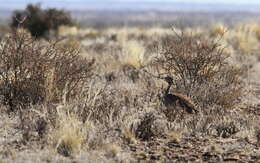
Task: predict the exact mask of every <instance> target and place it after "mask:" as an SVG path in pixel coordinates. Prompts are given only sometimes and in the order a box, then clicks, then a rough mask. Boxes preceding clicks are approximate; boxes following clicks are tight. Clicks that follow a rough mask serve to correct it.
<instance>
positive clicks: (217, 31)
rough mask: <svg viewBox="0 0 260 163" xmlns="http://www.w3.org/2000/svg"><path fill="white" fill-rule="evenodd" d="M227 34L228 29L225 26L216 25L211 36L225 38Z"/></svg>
mask: <svg viewBox="0 0 260 163" xmlns="http://www.w3.org/2000/svg"><path fill="white" fill-rule="evenodd" d="M226 32H227V27H225V26H224V25H223V24H216V25H214V26H213V27H212V28H211V32H210V33H211V35H212V36H213V37H217V36H223V35H224V34H225V33H226Z"/></svg>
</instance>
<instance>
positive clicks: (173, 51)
mask: <svg viewBox="0 0 260 163" xmlns="http://www.w3.org/2000/svg"><path fill="white" fill-rule="evenodd" d="M227 58H228V55H226V54H225V53H223V49H222V48H220V45H219V44H218V42H217V41H215V40H208V39H205V38H204V37H203V36H201V35H196V36H192V35H186V34H184V33H183V34H181V35H176V36H168V37H165V38H164V39H163V40H162V52H161V54H160V56H159V57H157V59H156V60H155V64H157V65H159V67H158V69H159V70H160V71H161V72H163V73H166V74H168V75H169V76H172V77H173V78H174V79H175V84H176V91H177V92H182V93H184V94H186V95H188V96H190V97H192V98H193V99H194V100H195V102H196V103H198V104H199V105H200V106H201V107H202V109H203V110H204V111H206V110H207V109H208V108H209V107H210V106H213V105H219V106H221V108H223V109H224V108H233V107H235V106H236V104H237V102H238V100H239V98H240V97H241V94H242V92H241V91H242V89H241V80H240V75H241V70H240V69H238V68H236V67H234V66H232V65H230V64H229V63H228V62H227Z"/></svg>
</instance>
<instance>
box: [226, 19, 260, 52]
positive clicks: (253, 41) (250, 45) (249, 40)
mask: <svg viewBox="0 0 260 163" xmlns="http://www.w3.org/2000/svg"><path fill="white" fill-rule="evenodd" d="M256 27H257V26H256V25H255V24H246V25H238V26H236V27H235V28H234V29H233V30H231V31H229V32H228V33H227V35H226V39H227V40H229V42H230V43H231V44H232V45H233V47H234V48H235V49H237V50H238V52H240V53H241V52H242V53H243V54H252V53H255V52H257V50H258V49H259V42H258V38H257V35H256V32H257V31H256V29H257V28H256Z"/></svg>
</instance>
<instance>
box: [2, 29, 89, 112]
mask: <svg viewBox="0 0 260 163" xmlns="http://www.w3.org/2000/svg"><path fill="white" fill-rule="evenodd" d="M93 65H94V61H93V60H92V61H87V60H86V59H84V58H82V57H81V56H80V55H79V49H78V48H74V46H72V47H65V48H64V47H63V46H60V45H59V44H58V42H53V43H46V42H39V41H36V40H35V39H34V38H32V37H31V36H30V35H29V34H28V33H26V32H25V31H23V30H18V31H13V33H12V34H10V35H9V36H7V37H5V38H4V39H3V40H2V41H1V43H0V83H1V87H0V88H1V89H0V94H1V96H3V99H4V101H3V102H4V103H5V104H6V105H8V106H10V111H14V109H15V108H16V107H17V105H18V104H22V105H23V104H36V103H41V102H44V101H61V100H62V99H64V100H69V99H71V98H72V97H75V96H76V95H77V94H78V92H79V91H81V90H82V87H83V86H84V83H86V82H87V80H88V79H89V78H90V77H91V76H92V69H93Z"/></svg>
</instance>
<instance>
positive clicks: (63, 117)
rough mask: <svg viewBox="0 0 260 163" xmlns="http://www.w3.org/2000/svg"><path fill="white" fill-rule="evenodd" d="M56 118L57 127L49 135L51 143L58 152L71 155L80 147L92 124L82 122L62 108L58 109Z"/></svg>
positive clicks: (91, 128) (90, 130) (91, 129)
mask: <svg viewBox="0 0 260 163" xmlns="http://www.w3.org/2000/svg"><path fill="white" fill-rule="evenodd" d="M57 119H58V120H57V124H56V126H57V127H56V128H55V130H54V131H53V132H52V133H50V135H49V139H50V141H51V144H53V146H54V147H55V149H56V150H57V152H58V153H59V154H61V155H63V156H66V157H68V156H72V155H73V154H74V153H76V152H79V151H80V150H81V149H82V145H83V143H84V142H85V141H87V139H88V136H89V133H90V132H92V131H93V128H94V125H93V124H92V123H91V122H85V123H82V121H80V118H79V117H78V116H77V115H75V114H73V113H69V112H67V113H66V112H64V110H59V111H58V114H57Z"/></svg>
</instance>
